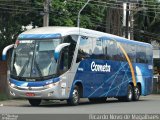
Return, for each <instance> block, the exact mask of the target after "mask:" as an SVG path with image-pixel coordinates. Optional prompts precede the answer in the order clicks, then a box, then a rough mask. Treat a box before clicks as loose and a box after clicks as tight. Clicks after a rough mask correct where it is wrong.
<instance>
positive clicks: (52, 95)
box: [9, 86, 67, 100]
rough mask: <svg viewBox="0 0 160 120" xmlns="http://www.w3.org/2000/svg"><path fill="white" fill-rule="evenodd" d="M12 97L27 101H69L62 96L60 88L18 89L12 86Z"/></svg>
mask: <svg viewBox="0 0 160 120" xmlns="http://www.w3.org/2000/svg"><path fill="white" fill-rule="evenodd" d="M9 88H10V95H11V96H12V97H13V98H26V99H53V100H54V99H55V100H57V99H67V98H66V96H65V95H64V96H62V94H60V93H61V89H60V87H59V86H54V87H52V88H44V89H42V88H41V89H40V88H32V87H30V88H18V87H12V86H10V87H9Z"/></svg>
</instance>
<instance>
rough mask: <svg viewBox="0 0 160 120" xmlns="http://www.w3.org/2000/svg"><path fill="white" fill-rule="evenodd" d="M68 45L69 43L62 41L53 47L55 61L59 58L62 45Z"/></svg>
mask: <svg viewBox="0 0 160 120" xmlns="http://www.w3.org/2000/svg"><path fill="white" fill-rule="evenodd" d="M69 45H70V43H62V44H60V45H58V46H57V47H56V48H55V51H54V58H55V60H56V61H57V60H58V59H59V55H60V52H61V50H62V49H63V48H64V47H66V46H69Z"/></svg>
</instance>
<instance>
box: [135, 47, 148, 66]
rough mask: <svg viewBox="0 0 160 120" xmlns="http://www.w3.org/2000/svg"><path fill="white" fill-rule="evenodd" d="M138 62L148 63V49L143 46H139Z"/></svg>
mask: <svg viewBox="0 0 160 120" xmlns="http://www.w3.org/2000/svg"><path fill="white" fill-rule="evenodd" d="M136 62H138V63H146V48H145V47H143V46H137V51H136Z"/></svg>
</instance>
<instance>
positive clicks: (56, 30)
mask: <svg viewBox="0 0 160 120" xmlns="http://www.w3.org/2000/svg"><path fill="white" fill-rule="evenodd" d="M79 31H80V35H82V36H89V37H98V38H105V37H106V38H111V39H115V40H116V41H118V42H124V43H130V44H139V45H143V46H150V47H152V45H151V44H149V43H145V42H139V41H135V40H129V39H126V38H123V37H120V36H116V35H112V34H108V33H104V32H99V31H95V30H90V29H85V28H78V27H60V26H50V27H39V28H34V29H31V30H27V31H25V32H23V33H21V34H20V36H21V35H23V36H25V35H29V34H32V35H35V36H36V35H39V34H40V35H46V34H47V35H51V36H52V35H56V36H58V35H61V36H66V35H70V34H72V35H78V34H79ZM24 39H25V38H24Z"/></svg>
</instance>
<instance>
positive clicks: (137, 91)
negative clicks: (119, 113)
mask: <svg viewBox="0 0 160 120" xmlns="http://www.w3.org/2000/svg"><path fill="white" fill-rule="evenodd" d="M140 95H141V92H140V87H139V86H137V87H135V88H134V90H133V100H134V101H138V100H139V98H140Z"/></svg>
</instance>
